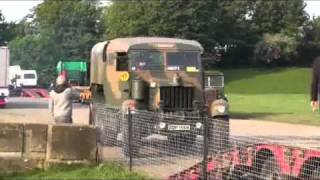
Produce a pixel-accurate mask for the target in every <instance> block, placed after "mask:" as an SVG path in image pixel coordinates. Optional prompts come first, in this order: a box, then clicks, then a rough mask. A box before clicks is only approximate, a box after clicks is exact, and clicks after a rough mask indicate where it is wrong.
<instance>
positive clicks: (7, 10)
mask: <svg viewBox="0 0 320 180" xmlns="http://www.w3.org/2000/svg"><path fill="white" fill-rule="evenodd" d="M41 2H42V0H0V10H1V12H2V13H3V15H4V17H5V19H6V21H16V22H17V21H19V20H21V19H22V18H23V17H24V16H26V15H27V14H28V13H30V10H31V9H32V8H33V7H34V6H36V5H37V4H40V3H41ZM305 2H306V3H307V7H306V11H307V12H308V13H309V14H310V16H320V0H313V1H312V0H308V1H305Z"/></svg>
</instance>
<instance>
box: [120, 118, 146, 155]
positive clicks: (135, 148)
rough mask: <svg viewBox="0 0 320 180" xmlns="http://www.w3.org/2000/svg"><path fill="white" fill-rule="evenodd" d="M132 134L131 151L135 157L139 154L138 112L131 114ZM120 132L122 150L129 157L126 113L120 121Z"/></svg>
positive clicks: (139, 126)
mask: <svg viewBox="0 0 320 180" xmlns="http://www.w3.org/2000/svg"><path fill="white" fill-rule="evenodd" d="M132 121H133V122H134V123H132V135H131V151H132V156H133V157H137V156H138V155H139V149H140V148H139V147H140V146H142V144H141V123H139V114H132ZM121 133H122V135H123V145H122V152H123V154H124V155H125V156H126V157H130V151H129V145H130V143H129V123H128V115H125V118H123V122H122V123H121Z"/></svg>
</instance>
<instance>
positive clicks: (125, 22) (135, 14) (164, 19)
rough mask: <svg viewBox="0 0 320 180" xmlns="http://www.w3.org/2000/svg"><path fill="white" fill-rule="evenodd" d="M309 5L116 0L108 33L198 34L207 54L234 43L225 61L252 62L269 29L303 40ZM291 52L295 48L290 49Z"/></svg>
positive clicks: (292, 0) (291, 0) (293, 1)
mask: <svg viewBox="0 0 320 180" xmlns="http://www.w3.org/2000/svg"><path fill="white" fill-rule="evenodd" d="M304 7H305V4H304V2H303V0H283V1H264V0H253V1H236V0H231V1H220V0H204V1H197V0H177V1H161V0H155V1H146V0H139V2H137V1H135V2H133V1H113V4H112V5H111V6H109V7H107V8H106V10H105V12H106V13H105V16H104V22H105V24H107V25H108V26H107V30H106V33H105V34H106V36H107V37H108V38H109V39H112V38H116V37H124V36H167V37H178V38H187V39H195V40H198V41H199V42H200V43H201V44H202V45H203V46H204V48H205V53H206V56H213V55H214V54H215V48H216V47H219V46H221V45H222V46H223V45H227V46H228V47H231V48H230V49H228V51H227V53H226V55H225V56H224V58H223V61H222V63H225V64H230V65H239V64H249V63H250V61H249V60H250V59H253V57H254V56H253V55H254V50H255V47H256V44H257V43H258V42H260V41H262V40H263V37H264V36H265V34H267V33H269V34H279V33H281V34H283V35H282V36H281V37H284V36H285V37H288V38H289V39H291V40H297V41H298V39H297V35H298V33H299V27H301V26H303V24H304V22H305V21H306V19H307V16H306V13H305V12H304ZM276 36H277V35H276ZM291 42H292V41H290V43H291ZM288 43H289V42H288ZM290 47H291V46H290ZM284 49H286V48H283V49H281V50H284ZM291 52H292V53H294V52H293V51H289V52H288V53H289V54H290V53H291ZM286 53H287V52H286ZM286 53H284V54H286ZM239 57H241V59H240V58H239ZM212 59H214V58H212Z"/></svg>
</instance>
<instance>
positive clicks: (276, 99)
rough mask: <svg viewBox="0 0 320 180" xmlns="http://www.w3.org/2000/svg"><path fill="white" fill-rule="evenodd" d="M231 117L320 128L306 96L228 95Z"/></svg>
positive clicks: (319, 113) (319, 118)
mask: <svg viewBox="0 0 320 180" xmlns="http://www.w3.org/2000/svg"><path fill="white" fill-rule="evenodd" d="M228 99H229V101H230V110H231V117H233V118H240V119H258V120H269V121H278V122H285V123H294V124H306V125H316V126H320V112H312V111H311V108H310V105H309V103H310V101H309V95H306V94H228Z"/></svg>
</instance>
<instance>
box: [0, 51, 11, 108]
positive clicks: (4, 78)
mask: <svg viewBox="0 0 320 180" xmlns="http://www.w3.org/2000/svg"><path fill="white" fill-rule="evenodd" d="M9 59H10V53H9V48H8V47H4V46H0V107H4V106H5V105H6V103H7V99H6V97H8V96H9V87H8V85H9V82H8V81H9V77H8V74H9V72H8V71H9V69H8V68H9Z"/></svg>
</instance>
